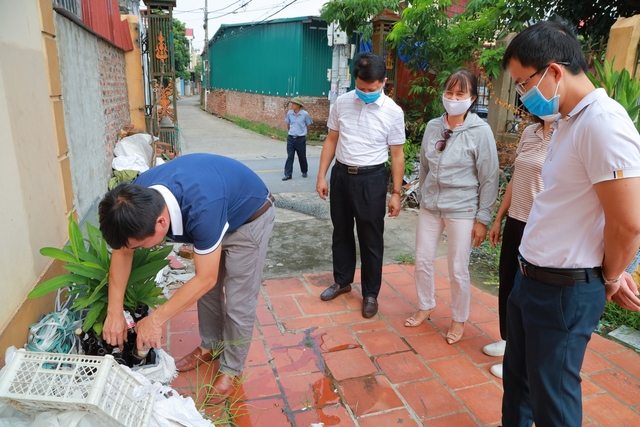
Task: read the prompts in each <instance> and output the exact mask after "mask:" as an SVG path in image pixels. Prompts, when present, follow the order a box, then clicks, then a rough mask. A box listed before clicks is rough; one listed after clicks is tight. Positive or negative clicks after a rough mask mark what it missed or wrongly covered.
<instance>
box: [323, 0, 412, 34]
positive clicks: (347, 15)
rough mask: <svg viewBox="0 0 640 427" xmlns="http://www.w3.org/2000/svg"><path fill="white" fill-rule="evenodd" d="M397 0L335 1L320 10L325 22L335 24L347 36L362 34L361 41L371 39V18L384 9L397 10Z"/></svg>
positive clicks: (398, 5) (398, 3)
mask: <svg viewBox="0 0 640 427" xmlns="http://www.w3.org/2000/svg"><path fill="white" fill-rule="evenodd" d="M399 7H400V2H399V0H337V1H332V2H327V3H325V4H324V6H322V9H320V16H321V17H322V19H324V20H325V21H327V22H329V23H331V22H337V23H338V26H339V27H340V28H341V29H342V30H343V31H344V32H346V33H347V35H348V36H350V35H351V34H353V33H354V32H358V33H359V34H363V35H364V36H363V39H365V40H368V39H370V38H371V34H372V27H371V24H370V21H371V18H373V16H374V15H377V14H379V13H380V12H382V11H383V10H384V9H390V10H398V8H399Z"/></svg>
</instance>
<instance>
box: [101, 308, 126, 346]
mask: <svg viewBox="0 0 640 427" xmlns="http://www.w3.org/2000/svg"><path fill="white" fill-rule="evenodd" d="M102 338H104V340H105V341H106V343H107V344H109V345H112V346H114V347H116V346H117V347H119V348H120V350H122V349H123V348H124V343H125V341H126V340H127V322H125V320H124V314H123V313H122V311H121V312H120V315H118V314H111V313H109V314H107V318H106V319H105V320H104V326H103V327H102Z"/></svg>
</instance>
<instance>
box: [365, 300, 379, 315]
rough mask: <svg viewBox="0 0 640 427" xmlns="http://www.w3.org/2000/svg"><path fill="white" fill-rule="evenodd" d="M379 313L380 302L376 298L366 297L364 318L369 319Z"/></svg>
mask: <svg viewBox="0 0 640 427" xmlns="http://www.w3.org/2000/svg"><path fill="white" fill-rule="evenodd" d="M377 312H378V300H377V299H376V298H375V297H364V300H363V301H362V317H364V318H365V319H369V318H371V317H373V316H375V315H376V313H377Z"/></svg>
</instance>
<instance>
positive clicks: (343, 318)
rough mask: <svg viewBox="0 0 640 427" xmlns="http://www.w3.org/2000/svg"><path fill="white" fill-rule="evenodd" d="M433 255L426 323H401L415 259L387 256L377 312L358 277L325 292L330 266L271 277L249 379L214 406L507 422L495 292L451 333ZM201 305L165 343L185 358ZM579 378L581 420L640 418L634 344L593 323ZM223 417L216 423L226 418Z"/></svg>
mask: <svg viewBox="0 0 640 427" xmlns="http://www.w3.org/2000/svg"><path fill="white" fill-rule="evenodd" d="M435 265H436V273H437V276H436V288H437V292H436V294H437V298H436V299H437V301H438V306H437V308H436V310H435V311H434V312H433V313H432V316H431V320H426V321H425V322H424V323H423V324H422V325H420V326H419V327H417V328H406V327H404V321H405V319H406V318H407V317H409V316H410V315H411V314H412V313H413V312H414V310H415V309H416V307H417V303H416V293H415V288H414V285H413V283H414V282H413V274H414V269H413V266H401V265H387V266H385V267H384V270H383V285H382V286H383V289H382V292H381V293H380V298H379V302H380V312H379V313H378V315H377V316H374V317H373V318H372V319H364V318H362V315H361V314H360V310H361V308H362V297H361V293H360V284H359V283H355V284H354V286H353V290H352V291H351V292H349V293H347V294H344V295H341V296H340V297H339V298H336V299H335V300H333V301H330V302H322V301H320V297H319V296H320V293H321V292H322V291H323V290H324V289H325V288H326V287H327V286H329V285H331V284H332V283H333V276H332V274H331V273H329V272H327V273H319V274H303V275H301V276H300V277H291V278H284V279H270V280H266V281H265V282H264V286H263V288H262V294H261V296H260V305H259V307H258V312H257V319H256V326H255V329H254V333H253V341H252V342H251V348H250V351H249V355H248V358H247V367H246V368H245V370H244V372H243V375H242V377H241V385H240V387H239V389H238V390H237V392H236V393H235V394H234V396H233V397H232V399H230V406H229V408H228V410H226V411H223V410H222V409H221V408H217V409H216V408H204V409H205V411H206V413H207V414H211V413H216V414H223V413H224V414H226V417H232V418H233V419H232V421H233V422H234V423H235V425H238V426H242V427H280V426H282V427H309V426H310V425H311V424H312V423H324V425H325V427H329V426H332V427H335V426H337V427H356V426H360V427H374V426H375V427H384V426H392V425H404V426H407V427H414V426H426V427H467V426H469V427H472V426H487V427H495V426H498V425H499V424H500V405H501V398H502V381H501V380H499V379H497V378H495V377H494V376H492V375H491V374H490V372H489V368H490V367H491V365H492V364H493V363H498V362H499V361H500V359H499V358H492V357H488V356H486V355H484V354H483V353H482V347H483V346H484V345H486V344H488V343H491V342H493V341H494V340H496V339H497V338H498V337H499V330H498V314H497V312H498V310H497V307H498V299H497V297H496V296H494V295H491V294H489V293H486V292H484V291H482V290H481V289H478V288H476V287H472V290H471V292H472V296H471V313H470V316H469V320H468V321H467V322H466V324H465V335H464V337H463V338H462V340H461V341H459V342H458V343H456V344H455V345H448V344H447V343H446V341H445V339H444V336H445V334H446V333H447V329H448V328H449V324H450V322H451V310H450V308H449V307H448V305H447V301H449V297H450V292H449V282H448V280H447V273H448V272H447V265H446V259H438V260H437V261H436V264H435ZM359 277H360V274H359V271H358V272H357V274H356V280H359ZM195 309H196V307H195V306H193V307H191V309H190V310H189V311H187V312H184V313H182V314H180V315H178V316H176V317H175V318H174V319H172V320H171V322H170V324H169V326H168V328H167V332H168V337H167V341H166V347H167V349H168V351H169V352H170V353H171V354H172V355H173V356H174V357H176V358H179V357H181V356H183V355H185V354H187V353H189V352H190V351H191V350H192V349H193V348H194V347H195V346H197V345H198V344H199V343H200V338H199V336H198V328H197V322H198V320H197V315H196V312H195ZM214 372H215V363H214V364H212V365H211V366H202V367H200V368H199V369H198V370H197V371H194V372H189V373H181V374H180V376H179V377H178V378H177V379H176V380H174V382H173V383H172V386H173V387H174V388H175V389H176V390H178V391H179V392H180V393H182V394H184V395H191V396H192V397H193V398H194V400H196V402H202V401H203V400H206V399H204V398H203V394H205V393H204V392H203V390H204V389H205V387H206V385H208V384H210V383H211V381H212V376H213V373H214ZM582 378H583V406H584V416H583V426H590V427H605V426H606V427H608V426H616V427H624V426H634V427H635V426H638V425H640V391H639V390H640V357H639V356H638V354H637V353H636V352H634V351H633V350H630V349H628V348H626V347H624V346H622V345H621V344H619V343H617V342H614V341H611V340H608V339H606V338H603V337H601V336H599V335H595V334H594V335H593V338H592V340H591V342H590V344H589V348H588V350H587V354H586V357H585V361H584V366H583V369H582ZM203 386H204V387H203ZM198 391H200V393H199V394H198ZM218 416H219V417H222V418H224V417H223V416H222V415H218ZM222 418H220V419H221V421H219V422H216V425H218V426H225V425H227V424H225V423H224V422H222ZM213 419H214V420H215V419H217V418H216V417H213Z"/></svg>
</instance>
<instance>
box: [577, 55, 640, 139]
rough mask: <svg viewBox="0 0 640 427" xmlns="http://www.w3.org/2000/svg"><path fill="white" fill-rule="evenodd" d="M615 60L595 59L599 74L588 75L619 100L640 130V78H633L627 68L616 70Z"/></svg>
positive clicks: (594, 82)
mask: <svg viewBox="0 0 640 427" xmlns="http://www.w3.org/2000/svg"><path fill="white" fill-rule="evenodd" d="M614 61H615V59H614ZM614 61H612V62H609V61H607V60H605V61H604V64H601V63H600V62H598V61H594V62H593V65H594V67H595V69H596V74H597V75H598V76H597V77H596V76H594V75H593V74H591V73H589V74H588V77H589V79H590V80H591V82H592V83H593V84H594V85H595V86H596V87H601V88H604V89H605V90H606V91H607V94H608V95H609V96H610V97H611V98H613V99H615V100H616V101H618V102H619V103H620V105H622V106H623V107H624V108H625V110H627V113H629V117H631V120H632V121H633V122H634V124H635V125H636V128H637V129H638V131H639V132H640V119H639V117H638V115H639V114H638V113H640V104H638V99H639V98H640V79H632V78H631V75H630V74H629V71H627V69H626V68H625V69H623V70H622V71H621V72H619V71H615V70H614V69H613V63H614Z"/></svg>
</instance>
